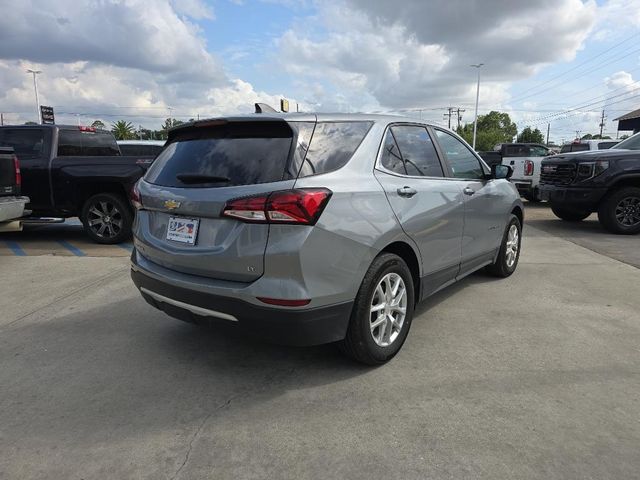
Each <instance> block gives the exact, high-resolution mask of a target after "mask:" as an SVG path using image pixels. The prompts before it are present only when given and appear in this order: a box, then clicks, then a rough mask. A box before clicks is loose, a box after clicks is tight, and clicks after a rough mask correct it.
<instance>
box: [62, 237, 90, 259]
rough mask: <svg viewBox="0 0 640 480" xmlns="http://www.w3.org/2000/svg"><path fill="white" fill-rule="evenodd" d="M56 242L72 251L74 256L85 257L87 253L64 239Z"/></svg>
mask: <svg viewBox="0 0 640 480" xmlns="http://www.w3.org/2000/svg"><path fill="white" fill-rule="evenodd" d="M58 244H60V245H62V246H63V247H64V248H66V249H67V250H69V251H70V252H71V253H73V254H74V255H75V256H76V257H86V256H87V254H86V253H84V252H83V251H82V250H80V249H79V248H78V247H74V246H73V245H71V244H70V243H69V242H67V241H66V240H58Z"/></svg>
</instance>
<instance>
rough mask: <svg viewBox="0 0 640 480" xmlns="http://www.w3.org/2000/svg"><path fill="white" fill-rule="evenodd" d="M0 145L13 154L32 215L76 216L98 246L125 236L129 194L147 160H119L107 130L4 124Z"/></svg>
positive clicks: (130, 214)
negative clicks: (9, 149)
mask: <svg viewBox="0 0 640 480" xmlns="http://www.w3.org/2000/svg"><path fill="white" fill-rule="evenodd" d="M0 146H9V147H13V149H14V150H15V154H16V155H17V157H18V159H19V161H20V166H21V174H22V192H23V194H25V195H26V196H28V197H29V199H30V202H29V204H28V205H27V208H28V209H29V210H31V211H32V214H33V216H36V217H60V218H69V217H75V216H78V217H79V218H80V220H81V221H82V223H83V225H84V228H85V231H86V232H87V234H88V235H89V237H91V238H92V239H93V240H94V241H96V242H98V243H119V242H122V241H124V240H126V239H128V238H129V237H130V235H131V225H132V223H133V216H134V213H133V208H132V206H131V204H130V202H129V200H128V198H129V194H130V191H131V189H132V187H133V185H134V184H135V182H136V181H137V180H138V179H139V178H140V177H141V176H142V175H143V174H144V172H145V171H146V169H147V167H148V165H149V164H150V163H151V162H152V159H151V158H149V157H146V158H145V157H140V156H122V155H121V153H120V149H119V148H118V144H117V143H116V140H115V138H114V136H113V135H112V134H111V133H110V132H108V131H105V130H97V129H95V128H92V127H78V126H64V125H33V126H26V125H25V126H22V125H20V126H3V127H0Z"/></svg>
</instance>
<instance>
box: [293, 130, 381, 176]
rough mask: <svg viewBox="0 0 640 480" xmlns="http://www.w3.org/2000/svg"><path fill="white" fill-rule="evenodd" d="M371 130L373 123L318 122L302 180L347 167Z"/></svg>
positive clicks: (301, 171) (300, 174)
mask: <svg viewBox="0 0 640 480" xmlns="http://www.w3.org/2000/svg"><path fill="white" fill-rule="evenodd" d="M370 128H371V122H319V123H317V124H316V126H315V129H314V131H313V137H312V138H311V143H310V144H309V147H308V150H307V155H306V157H305V159H304V163H303V164H302V168H301V169H300V173H299V175H298V176H299V177H308V176H310V175H318V174H321V173H327V172H332V171H334V170H337V169H339V168H341V167H344V166H345V165H346V164H347V162H348V161H349V159H350V158H351V157H352V156H353V154H354V152H355V151H356V149H357V148H358V146H359V145H360V143H361V142H362V140H363V139H364V137H365V136H366V134H367V132H368V131H369V129H370Z"/></svg>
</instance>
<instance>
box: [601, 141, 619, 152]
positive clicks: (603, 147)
mask: <svg viewBox="0 0 640 480" xmlns="http://www.w3.org/2000/svg"><path fill="white" fill-rule="evenodd" d="M617 143H618V142H600V143H599V144H598V150H607V149H608V148H611V147H613V146H614V145H616V144H617Z"/></svg>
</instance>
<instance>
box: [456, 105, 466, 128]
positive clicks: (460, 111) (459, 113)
mask: <svg viewBox="0 0 640 480" xmlns="http://www.w3.org/2000/svg"><path fill="white" fill-rule="evenodd" d="M464 111H465V110H464V108H460V107H458V109H457V110H456V113H457V114H458V130H460V122H461V121H462V113H463V112H464Z"/></svg>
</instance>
